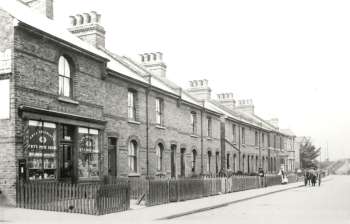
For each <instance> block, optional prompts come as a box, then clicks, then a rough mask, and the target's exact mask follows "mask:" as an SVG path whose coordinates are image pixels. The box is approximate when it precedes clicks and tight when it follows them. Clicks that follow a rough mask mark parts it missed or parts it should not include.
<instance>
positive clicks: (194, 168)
mask: <svg viewBox="0 0 350 224" xmlns="http://www.w3.org/2000/svg"><path fill="white" fill-rule="evenodd" d="M196 162H197V151H196V150H195V149H193V150H192V164H191V169H192V172H193V173H195V172H196Z"/></svg>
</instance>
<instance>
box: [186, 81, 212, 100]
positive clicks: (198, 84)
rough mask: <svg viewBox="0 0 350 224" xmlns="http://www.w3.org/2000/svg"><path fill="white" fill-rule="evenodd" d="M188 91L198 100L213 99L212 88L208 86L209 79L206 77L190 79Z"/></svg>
mask: <svg viewBox="0 0 350 224" xmlns="http://www.w3.org/2000/svg"><path fill="white" fill-rule="evenodd" d="M187 92H189V93H190V94H191V95H193V96H194V97H195V98H197V99H198V100H210V99H211V89H210V87H209V86H208V80H206V79H201V80H193V81H190V88H189V89H188V90H187Z"/></svg>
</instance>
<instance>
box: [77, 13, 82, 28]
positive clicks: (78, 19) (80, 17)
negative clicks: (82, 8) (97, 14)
mask: <svg viewBox="0 0 350 224" xmlns="http://www.w3.org/2000/svg"><path fill="white" fill-rule="evenodd" d="M76 19H77V25H78V26H79V25H82V24H83V23H84V17H83V16H82V15H80V14H78V15H76Z"/></svg>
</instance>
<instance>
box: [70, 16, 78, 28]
mask: <svg viewBox="0 0 350 224" xmlns="http://www.w3.org/2000/svg"><path fill="white" fill-rule="evenodd" d="M69 19H70V24H71V26H76V25H77V19H76V18H75V16H70V17H69Z"/></svg>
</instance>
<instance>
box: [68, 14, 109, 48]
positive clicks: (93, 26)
mask: <svg viewBox="0 0 350 224" xmlns="http://www.w3.org/2000/svg"><path fill="white" fill-rule="evenodd" d="M69 18H70V22H71V27H70V28H69V29H68V30H69V31H70V32H71V33H73V34H75V35H76V36H77V37H79V38H80V39H82V40H83V41H86V42H87V43H89V44H91V45H93V46H94V47H96V48H97V47H99V46H101V47H105V35H106V31H105V29H104V28H103V26H101V24H100V22H101V15H100V14H98V13H97V12H95V11H92V12H90V13H82V14H78V15H75V16H70V17H69Z"/></svg>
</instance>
